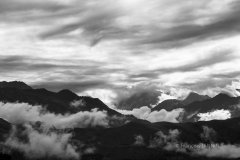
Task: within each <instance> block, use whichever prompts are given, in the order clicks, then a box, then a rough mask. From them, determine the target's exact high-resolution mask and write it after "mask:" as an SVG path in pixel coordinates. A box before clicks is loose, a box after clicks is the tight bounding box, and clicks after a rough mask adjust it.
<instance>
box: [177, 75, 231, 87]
mask: <svg viewBox="0 0 240 160" xmlns="http://www.w3.org/2000/svg"><path fill="white" fill-rule="evenodd" d="M231 82H232V79H221V80H219V79H211V78H209V77H206V78H202V79H199V80H197V81H195V82H193V83H187V82H186V83H179V85H180V86H182V87H187V88H190V89H192V90H204V89H207V88H214V87H225V86H226V85H227V84H230V83H231Z"/></svg>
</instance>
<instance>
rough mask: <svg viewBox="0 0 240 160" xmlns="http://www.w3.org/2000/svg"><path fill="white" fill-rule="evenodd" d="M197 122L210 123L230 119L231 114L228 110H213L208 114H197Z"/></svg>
mask: <svg viewBox="0 0 240 160" xmlns="http://www.w3.org/2000/svg"><path fill="white" fill-rule="evenodd" d="M197 116H198V117H200V119H199V121H211V120H215V119H216V120H225V119H229V118H231V113H230V111H228V110H224V109H222V110H215V111H212V112H208V113H199V114H198V115H197Z"/></svg>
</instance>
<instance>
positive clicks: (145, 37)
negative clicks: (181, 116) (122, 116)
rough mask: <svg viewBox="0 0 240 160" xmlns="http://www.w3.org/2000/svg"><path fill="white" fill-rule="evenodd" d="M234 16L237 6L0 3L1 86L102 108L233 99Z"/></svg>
mask: <svg viewBox="0 0 240 160" xmlns="http://www.w3.org/2000/svg"><path fill="white" fill-rule="evenodd" d="M239 14H240V1H239V0H221V1H219V0H201V1H199V0H181V1H179V0H151V1H149V0H47V1H42V0H0V79H1V80H2V81H13V80H18V81H24V82H25V83H27V84H29V85H30V86H32V87H33V88H47V89H49V90H52V91H60V90H61V89H70V90H72V91H74V92H76V93H78V94H79V95H84V94H90V95H92V96H95V97H100V98H103V99H105V101H110V100H109V99H114V98H116V97H124V96H125V97H126V96H129V95H131V94H132V93H134V91H139V90H144V89H146V88H158V89H165V90H166V88H170V89H168V90H173V88H175V89H176V88H177V90H178V91H182V90H187V92H189V91H195V92H199V93H202V94H208V95H210V96H211V95H216V94H217V93H219V92H222V91H223V90H229V89H230V90H231V91H233V90H234V91H233V92H234V94H235V95H240V93H239V92H236V91H235V89H237V88H238V87H239V88H240V84H239V75H240V70H239V68H240V46H239V41H240V17H239ZM131 90H134V91H131Z"/></svg>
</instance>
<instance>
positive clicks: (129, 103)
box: [117, 91, 161, 110]
mask: <svg viewBox="0 0 240 160" xmlns="http://www.w3.org/2000/svg"><path fill="white" fill-rule="evenodd" d="M160 95H161V92H160V91H153V92H141V93H135V94H133V95H132V96H131V97H129V98H127V99H124V100H122V101H120V102H119V103H118V105H117V107H118V109H123V110H133V109H134V108H141V107H143V106H148V107H149V108H151V105H156V104H157V103H158V101H159V99H158V97H159V96H160Z"/></svg>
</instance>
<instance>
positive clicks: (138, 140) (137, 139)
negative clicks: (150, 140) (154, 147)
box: [133, 135, 145, 146]
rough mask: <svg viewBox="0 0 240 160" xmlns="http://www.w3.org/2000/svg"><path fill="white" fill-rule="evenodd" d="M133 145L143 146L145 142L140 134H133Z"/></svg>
mask: <svg viewBox="0 0 240 160" xmlns="http://www.w3.org/2000/svg"><path fill="white" fill-rule="evenodd" d="M133 145H135V146H144V145H145V142H144V138H143V136H142V135H135V142H134V144H133Z"/></svg>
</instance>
